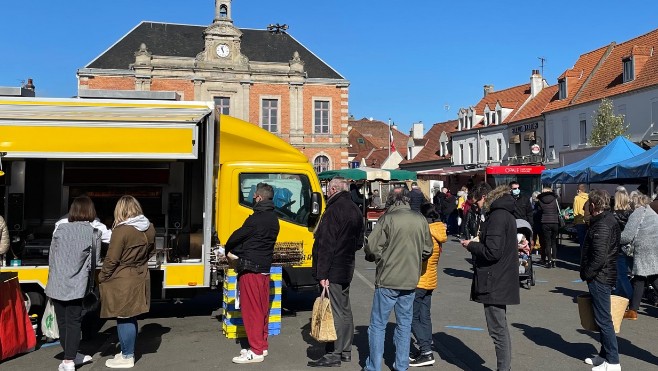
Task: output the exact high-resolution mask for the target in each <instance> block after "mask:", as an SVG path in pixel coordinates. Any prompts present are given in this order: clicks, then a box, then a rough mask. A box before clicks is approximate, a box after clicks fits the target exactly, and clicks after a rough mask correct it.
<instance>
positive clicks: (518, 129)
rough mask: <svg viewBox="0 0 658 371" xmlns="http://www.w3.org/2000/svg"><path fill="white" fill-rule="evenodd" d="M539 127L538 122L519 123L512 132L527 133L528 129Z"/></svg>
mask: <svg viewBox="0 0 658 371" xmlns="http://www.w3.org/2000/svg"><path fill="white" fill-rule="evenodd" d="M538 128H539V123H538V122H533V123H532V124H525V125H519V126H516V127H513V128H512V134H520V133H525V132H526V131H532V130H537V129H538Z"/></svg>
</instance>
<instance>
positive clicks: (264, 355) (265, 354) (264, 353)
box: [263, 349, 267, 357]
mask: <svg viewBox="0 0 658 371" xmlns="http://www.w3.org/2000/svg"><path fill="white" fill-rule="evenodd" d="M263 357H267V349H265V350H264V351H263Z"/></svg>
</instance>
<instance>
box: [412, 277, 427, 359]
mask: <svg viewBox="0 0 658 371" xmlns="http://www.w3.org/2000/svg"><path fill="white" fill-rule="evenodd" d="M431 308H432V290H425V289H418V288H417V289H416V293H415V295H414V318H413V320H412V322H411V332H413V334H414V337H415V338H416V344H417V345H418V350H420V353H421V354H427V353H431V352H432V316H431V314H430V310H431Z"/></svg>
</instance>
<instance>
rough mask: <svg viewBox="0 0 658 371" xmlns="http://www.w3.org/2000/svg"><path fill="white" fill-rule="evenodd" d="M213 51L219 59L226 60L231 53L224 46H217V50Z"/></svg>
mask: <svg viewBox="0 0 658 371" xmlns="http://www.w3.org/2000/svg"><path fill="white" fill-rule="evenodd" d="M215 51H216V52H217V56H219V57H221V58H226V57H228V55H229V54H230V53H231V50H230V49H229V48H228V45H226V44H219V45H217V49H215Z"/></svg>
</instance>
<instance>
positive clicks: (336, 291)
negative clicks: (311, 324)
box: [325, 282, 354, 359]
mask: <svg viewBox="0 0 658 371" xmlns="http://www.w3.org/2000/svg"><path fill="white" fill-rule="evenodd" d="M329 301H330V302H331V312H332V313H333V315H334V326H335V327H336V341H334V342H333V343H327V345H326V346H325V350H326V352H327V356H328V357H330V358H332V359H340V356H351V355H352V340H353V339H354V319H353V317H352V305H351V303H350V285H349V284H340V283H331V282H330V283H329Z"/></svg>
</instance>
